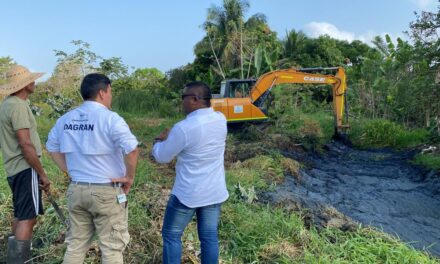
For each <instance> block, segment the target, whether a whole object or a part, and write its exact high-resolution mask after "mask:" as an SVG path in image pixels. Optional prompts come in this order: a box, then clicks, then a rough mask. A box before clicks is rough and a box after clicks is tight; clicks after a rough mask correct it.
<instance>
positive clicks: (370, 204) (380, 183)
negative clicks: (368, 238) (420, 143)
mask: <svg viewBox="0 0 440 264" xmlns="http://www.w3.org/2000/svg"><path fill="white" fill-rule="evenodd" d="M284 154H285V155H286V156H289V157H291V158H294V159H296V160H298V161H302V162H303V163H305V164H307V166H306V167H307V168H305V169H303V170H301V172H300V176H299V177H296V178H293V177H288V178H287V180H286V182H285V183H284V184H283V185H280V186H278V187H277V188H276V190H275V191H274V192H271V193H265V194H263V198H264V199H265V200H266V201H269V202H272V203H278V204H279V203H284V204H286V201H287V202H288V203H292V202H293V203H296V204H299V205H298V207H304V208H311V210H312V211H321V212H322V210H321V209H319V208H328V206H329V205H330V208H331V207H334V208H336V209H337V210H338V211H340V212H342V213H343V214H345V215H346V216H348V217H349V218H352V219H353V220H355V221H357V222H359V223H361V224H363V225H371V226H374V227H377V228H378V229H380V230H383V231H384V232H387V233H389V234H392V235H394V236H397V237H399V238H400V239H401V240H403V241H406V242H408V243H410V244H411V245H412V246H413V247H415V248H418V249H426V250H427V251H428V252H430V253H432V254H433V255H437V256H440V177H439V176H438V175H437V174H435V173H433V172H428V171H425V170H423V169H421V168H418V167H416V166H413V165H411V164H409V163H408V160H409V159H410V158H411V157H412V156H413V155H414V153H411V152H395V151H391V150H386V149H385V150H384V149H382V150H356V149H352V148H350V147H348V146H346V145H343V144H341V143H338V142H333V143H331V144H329V145H327V151H326V152H325V154H321V155H316V154H306V155H304V154H298V153H284ZM317 208H318V209H317ZM324 211H325V210H324ZM327 211H328V210H327ZM333 216H334V215H333ZM333 216H331V215H329V216H326V215H324V216H322V215H321V217H315V222H316V219H318V221H319V220H325V221H327V224H324V226H326V225H329V222H332V221H333V218H334V217H333ZM332 217H333V218H332ZM322 218H325V219H322ZM334 219H337V217H336V218H334ZM345 220H346V219H343V221H342V223H339V226H338V227H339V228H344V226H345V227H347V226H348V227H349V226H350V223H349V222H346V221H345ZM338 221H339V222H341V219H339V220H338ZM338 221H336V222H338ZM333 222H335V221H333ZM347 223H348V224H347ZM318 224H319V223H318Z"/></svg>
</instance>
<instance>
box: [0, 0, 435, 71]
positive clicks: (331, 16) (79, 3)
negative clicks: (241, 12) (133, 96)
mask: <svg viewBox="0 0 440 264" xmlns="http://www.w3.org/2000/svg"><path fill="white" fill-rule="evenodd" d="M222 3H223V1H222V0H164V1H157V0H156V1H152V0H125V1H121V0H119V1H118V0H94V1H92V0H75V1H67V0H64V1H62V0H58V1H56V0H39V1H32V0H21V1H12V0H0V14H1V15H0V57H1V56H10V57H12V58H13V59H14V61H16V62H17V63H19V64H22V65H24V66H26V67H28V68H29V69H31V70H32V71H40V72H41V71H42V72H46V73H48V74H46V75H45V77H44V79H46V78H48V77H50V74H51V72H52V71H53V70H54V68H55V66H56V63H57V61H56V57H55V55H54V50H55V49H56V50H63V51H66V52H73V51H74V50H75V48H74V46H73V45H72V44H71V43H70V42H71V41H72V40H82V41H85V42H87V43H89V44H90V45H91V50H92V51H93V52H95V53H96V54H98V55H100V56H102V57H104V58H110V57H121V58H122V61H123V63H124V64H126V65H128V66H130V67H134V68H152V67H154V68H157V69H159V70H161V71H162V72H166V71H168V70H170V69H173V68H177V67H179V66H183V65H186V64H187V63H191V62H192V61H193V60H194V52H193V50H194V46H195V44H196V43H197V42H198V41H200V40H201V39H202V38H203V36H204V31H203V29H202V27H201V25H202V24H203V23H204V21H205V20H206V15H207V9H208V8H210V7H212V6H221V5H222ZM249 3H250V8H249V10H248V11H247V13H246V18H248V17H249V16H251V15H254V14H256V13H262V14H264V15H265V16H266V19H267V22H268V24H269V26H270V28H271V29H272V30H273V31H275V32H277V35H278V38H279V39H283V38H284V37H285V36H286V32H287V31H289V30H296V31H299V30H301V31H303V32H305V33H306V34H307V35H308V36H310V37H318V36H319V35H322V34H328V35H330V36H332V37H334V38H337V39H344V40H348V41H353V40H355V39H358V40H361V41H364V42H365V43H367V44H371V39H372V38H373V37H374V36H376V35H382V36H383V35H384V34H389V35H390V36H392V37H393V38H396V37H402V38H405V39H408V37H407V36H406V35H405V34H404V33H403V32H404V31H406V30H408V29H409V23H410V22H411V21H414V20H415V19H416V16H415V15H414V12H420V11H422V10H423V11H433V12H436V11H437V10H438V9H437V8H438V6H439V5H440V1H439V0H368V1H366V0H333V1H329V0H307V1H306V0H303V1H298V0H249ZM311 66H313V65H311Z"/></svg>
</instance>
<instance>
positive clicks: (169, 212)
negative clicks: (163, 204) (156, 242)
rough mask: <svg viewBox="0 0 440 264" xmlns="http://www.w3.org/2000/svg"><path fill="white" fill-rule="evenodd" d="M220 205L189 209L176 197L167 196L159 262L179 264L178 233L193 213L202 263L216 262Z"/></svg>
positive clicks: (179, 235) (179, 245) (180, 243)
mask: <svg viewBox="0 0 440 264" xmlns="http://www.w3.org/2000/svg"><path fill="white" fill-rule="evenodd" d="M220 207H221V204H213V205H208V206H204V207H198V208H189V207H187V206H185V205H184V204H182V203H181V202H180V201H179V199H177V197H176V196H174V195H171V196H170V199H169V200H168V204H167V209H166V211H165V217H164V220H163V227H162V238H163V263H164V264H180V259H181V257H182V240H181V237H182V234H183V231H184V230H185V228H186V226H187V225H188V223H189V221H191V219H192V217H193V215H194V213H195V214H196V215H197V232H198V234H199V239H200V247H201V251H202V264H211V263H213V264H214V263H218V256H219V245H218V237H217V227H218V221H219V218H220Z"/></svg>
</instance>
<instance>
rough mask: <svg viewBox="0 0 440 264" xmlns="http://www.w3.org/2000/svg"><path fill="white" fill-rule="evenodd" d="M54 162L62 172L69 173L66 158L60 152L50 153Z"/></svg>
mask: <svg viewBox="0 0 440 264" xmlns="http://www.w3.org/2000/svg"><path fill="white" fill-rule="evenodd" d="M49 154H50V156H51V158H52V160H53V161H54V162H55V164H56V165H57V167H58V168H59V169H60V170H61V171H62V172H67V165H66V156H65V155H64V153H60V152H49Z"/></svg>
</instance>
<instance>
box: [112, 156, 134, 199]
mask: <svg viewBox="0 0 440 264" xmlns="http://www.w3.org/2000/svg"><path fill="white" fill-rule="evenodd" d="M138 157H139V149H138V148H135V149H134V150H133V151H132V152H130V153H128V154H127V155H125V156H124V162H125V168H126V172H125V177H123V178H114V179H112V182H120V183H122V184H123V185H122V189H123V190H124V193H125V194H128V192H129V191H130V189H131V186H132V185H133V182H134V176H135V175H136V167H137V161H138Z"/></svg>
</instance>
